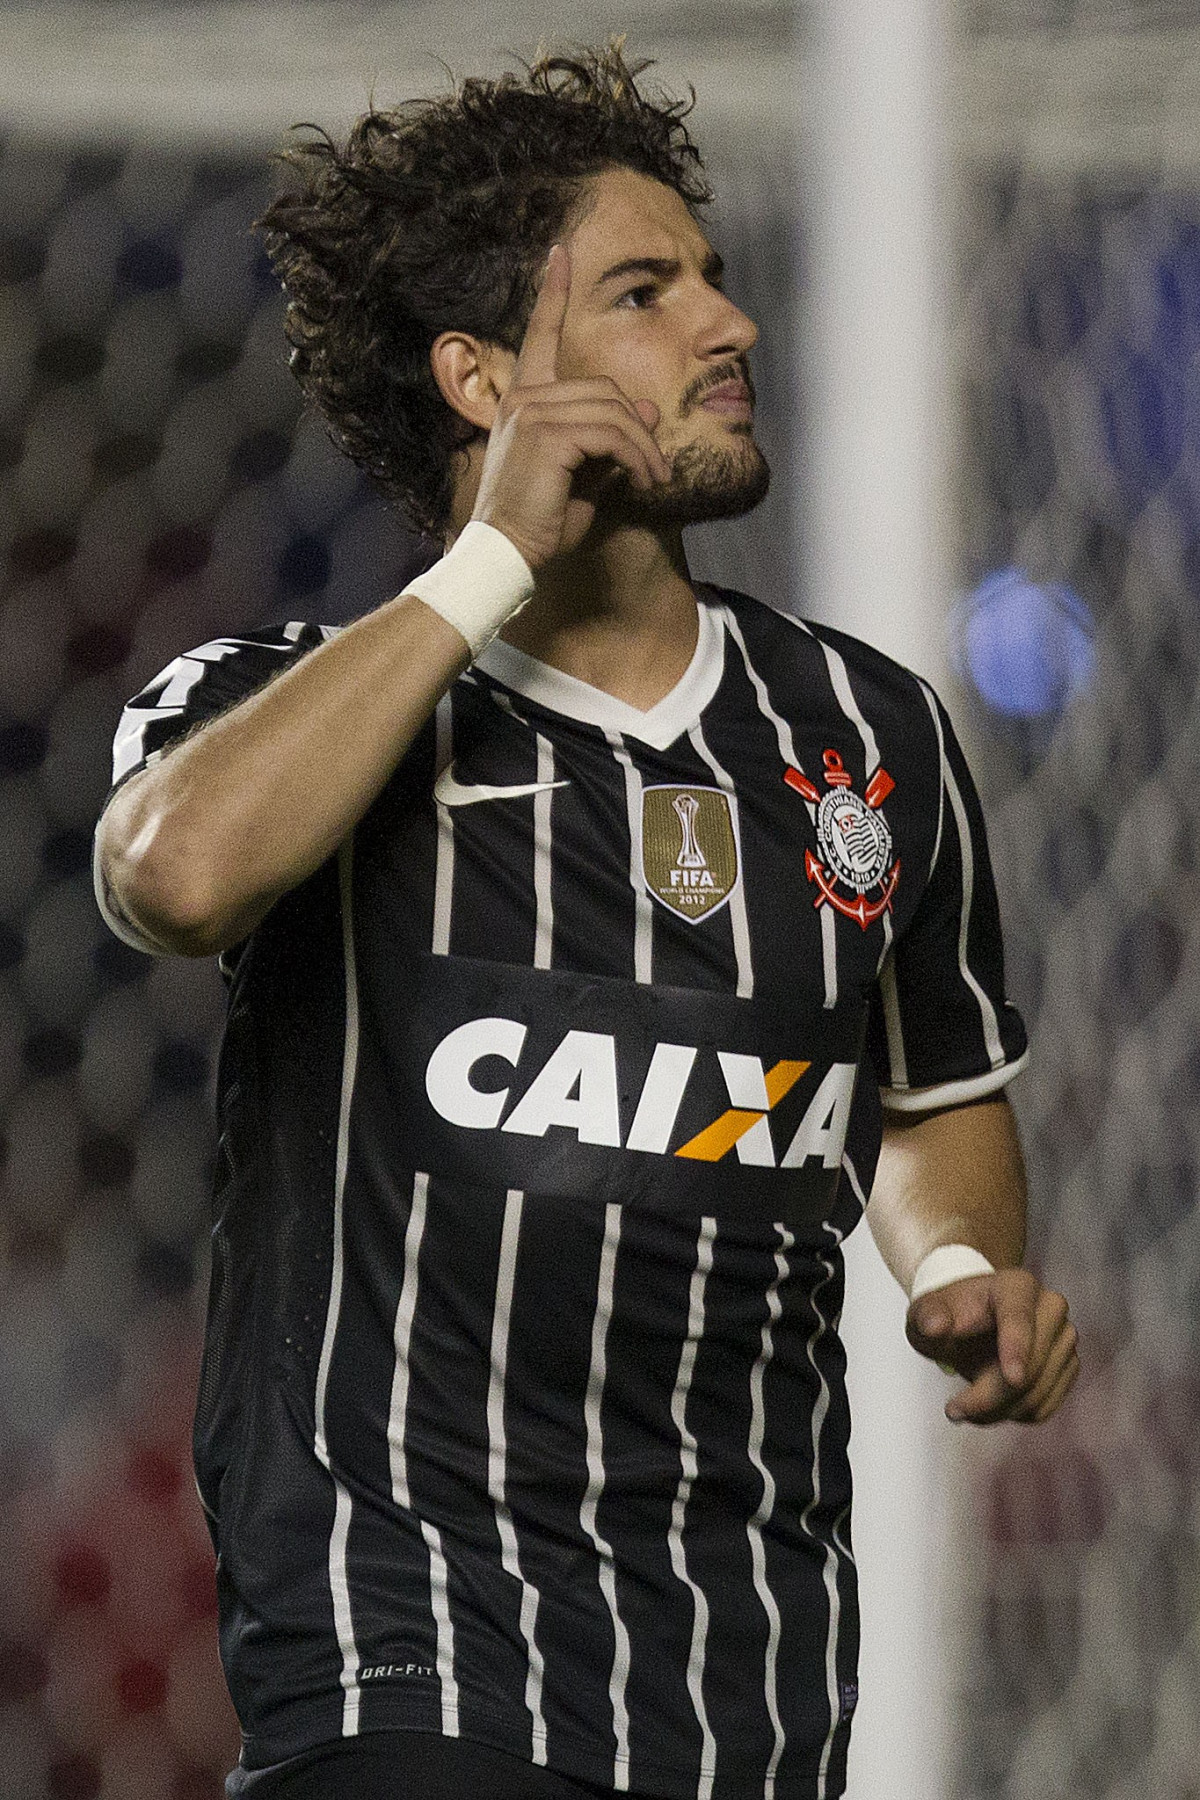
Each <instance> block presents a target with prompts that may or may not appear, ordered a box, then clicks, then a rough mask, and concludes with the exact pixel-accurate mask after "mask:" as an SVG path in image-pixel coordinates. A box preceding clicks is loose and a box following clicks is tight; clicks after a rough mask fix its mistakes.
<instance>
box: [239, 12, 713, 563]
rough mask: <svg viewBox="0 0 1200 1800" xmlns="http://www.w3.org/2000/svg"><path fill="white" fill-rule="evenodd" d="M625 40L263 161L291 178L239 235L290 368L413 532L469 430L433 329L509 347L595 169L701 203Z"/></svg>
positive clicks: (688, 160) (673, 122)
mask: <svg viewBox="0 0 1200 1800" xmlns="http://www.w3.org/2000/svg"><path fill="white" fill-rule="evenodd" d="M648 67H650V64H649V62H640V63H635V64H634V65H633V66H632V67H630V66H629V65H628V64H627V63H626V61H625V57H624V45H623V40H622V39H620V38H615V39H613V40H611V41H610V42H609V43H608V44H607V45H605V47H604V48H603V49H600V50H581V51H578V52H576V53H574V54H571V55H551V54H548V53H543V54H541V55H539V56H538V57H537V58H536V60H535V61H534V62H532V63H522V65H521V68H522V71H523V73H522V74H521V75H516V74H505V75H502V76H500V77H499V78H498V79H496V80H485V79H481V78H471V79H469V80H465V81H462V82H460V83H459V85H458V86H457V88H456V89H455V90H454V91H453V92H451V93H449V94H446V95H443V96H440V97H438V98H435V99H429V100H410V101H407V102H405V103H404V104H403V105H401V106H398V107H396V108H395V109H394V110H392V111H387V112H380V111H376V110H375V109H374V108H372V110H371V111H370V112H368V113H367V114H366V115H365V116H364V117H363V118H361V119H359V121H358V123H357V124H356V125H355V126H354V128H353V130H352V131H351V133H350V136H349V138H348V140H347V142H346V144H345V145H344V147H343V146H340V145H338V144H336V143H335V142H334V141H333V139H332V138H331V137H330V136H329V135H328V133H327V132H325V131H322V130H321V129H320V127H318V126H298V127H297V128H296V129H297V130H302V131H313V132H315V133H316V134H317V135H316V136H315V138H312V139H308V140H306V141H305V142H304V143H303V144H302V145H301V146H299V147H298V148H293V149H288V150H285V151H282V152H281V153H280V154H279V156H278V158H277V160H278V161H279V162H281V163H283V164H285V165H287V166H288V167H289V168H290V169H292V170H293V171H296V172H298V174H299V175H300V178H301V180H300V185H299V187H295V188H292V189H291V190H290V191H288V192H285V193H283V194H281V195H280V196H279V197H278V198H277V199H276V200H274V201H273V203H272V204H271V205H270V206H269V207H268V208H267V210H266V212H265V213H264V214H263V216H262V218H261V219H259V220H258V221H257V227H258V229H259V230H261V231H262V233H263V235H264V238H265V241H266V245H267V250H268V252H269V254H270V257H271V261H272V263H273V265H274V267H275V270H276V272H277V273H278V275H279V276H280V278H281V280H282V282H283V285H284V288H285V291H286V293H287V298H288V308H287V322H286V332H287V339H288V342H289V343H290V345H291V347H292V351H291V367H292V371H293V373H294V374H295V376H296V379H297V380H298V381H299V383H300V386H301V388H302V389H303V390H304V393H305V395H306V396H307V398H308V399H309V400H310V401H312V402H313V403H314V404H315V405H316V406H317V407H318V408H319V409H320V411H321V412H322V413H323V415H324V418H325V421H326V425H327V427H328V429H329V432H330V435H331V436H332V438H333V440H334V442H335V443H336V444H337V445H338V446H339V447H340V448H341V449H342V450H344V451H345V452H346V454H347V455H348V456H350V457H351V458H352V459H353V460H354V461H355V462H356V463H357V464H358V465H359V467H360V468H362V469H364V470H365V471H366V472H367V474H369V475H370V476H371V477H372V478H373V479H374V480H375V481H376V482H377V483H378V484H379V485H380V486H381V487H382V488H383V489H384V491H385V492H386V493H387V494H388V495H389V496H390V497H391V498H393V499H394V500H396V501H398V502H399V504H400V505H401V507H402V508H403V510H404V512H405V513H406V515H407V516H408V518H409V519H410V520H411V522H412V523H413V524H414V525H415V526H416V527H417V529H418V530H420V531H424V532H427V533H429V534H431V535H433V536H437V535H439V534H440V533H441V532H442V531H443V529H444V527H445V525H446V523H447V520H448V519H449V516H450V504H451V496H452V491H453V480H452V475H453V463H454V456H455V452H456V451H460V450H462V449H463V448H464V447H465V445H467V444H468V443H470V442H471V440H472V439H473V438H475V437H478V436H479V435H480V433H479V432H478V430H477V429H476V427H474V426H472V425H471V424H470V422H469V421H468V420H466V419H464V418H462V417H461V416H460V415H459V414H458V413H456V412H455V411H454V409H453V408H452V407H450V406H448V405H447V404H446V402H445V400H444V399H443V397H442V394H441V392H440V390H439V388H438V386H437V383H436V382H435V380H434V378H433V373H432V370H431V368H430V362H429V352H430V348H431V346H432V344H433V342H434V339H435V338H437V337H438V336H439V334H440V333H441V332H443V331H449V330H459V331H467V332H470V333H471V334H472V335H473V336H476V337H479V338H481V339H483V340H485V341H487V342H489V343H496V344H500V345H503V346H504V347H506V348H508V349H510V350H516V349H517V348H518V346H519V345H520V341H521V337H522V334H523V332H524V329H525V325H526V323H527V321H528V318H529V313H530V310H531V308H532V305H533V299H534V293H535V280H536V274H537V271H538V269H539V268H540V267H541V264H542V262H543V261H544V259H545V257H546V255H547V254H548V252H549V249H550V246H551V244H553V243H554V242H555V240H556V238H557V237H558V236H559V235H561V233H562V230H563V227H564V225H565V224H567V222H568V221H569V220H570V219H571V216H572V213H573V212H574V210H575V208H576V207H577V205H578V204H579V202H580V201H581V199H582V198H583V189H584V184H585V183H586V182H587V180H588V179H589V177H592V176H595V175H598V174H600V173H601V172H602V171H603V170H605V169H609V168H629V169H634V170H637V171H638V172H639V173H641V174H645V175H649V176H652V177H653V178H654V179H655V180H657V181H661V182H663V183H664V184H665V185H667V186H668V187H671V188H673V189H674V190H675V192H676V193H678V194H679V195H680V196H681V197H682V198H683V199H684V200H685V201H686V202H687V204H688V206H689V207H691V208H693V209H695V208H697V207H699V206H703V205H706V204H707V203H708V202H709V201H710V200H711V199H712V192H711V190H710V188H709V186H708V184H707V182H706V181H705V179H704V175H703V164H702V162H701V160H700V155H699V152H698V151H697V149H696V148H695V146H694V145H693V143H692V142H691V139H690V138H689V136H688V133H687V130H686V127H685V126H684V123H683V121H684V119H685V118H686V116H687V114H688V113H689V112H690V111H691V109H692V107H693V106H694V105H695V93H694V91H693V92H692V93H691V97H690V99H689V100H687V101H680V100H671V99H669V98H668V97H667V96H664V95H659V96H658V97H657V99H656V100H651V99H649V98H647V97H646V96H645V95H643V94H642V93H640V92H639V91H638V86H637V77H638V76H639V75H640V74H641V73H642V72H643V71H644V70H645V69H647V68H648Z"/></svg>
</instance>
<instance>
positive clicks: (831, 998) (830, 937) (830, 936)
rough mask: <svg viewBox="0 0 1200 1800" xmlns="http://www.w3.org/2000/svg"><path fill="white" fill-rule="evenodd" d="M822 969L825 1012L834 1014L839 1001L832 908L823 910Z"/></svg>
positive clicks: (835, 933) (823, 908)
mask: <svg viewBox="0 0 1200 1800" xmlns="http://www.w3.org/2000/svg"><path fill="white" fill-rule="evenodd" d="M821 967H822V970H823V972H824V975H825V1000H824V1010H825V1011H826V1012H832V1011H833V1009H834V1007H835V1006H836V1005H837V999H838V974H837V925H836V923H835V921H834V917H833V908H832V906H828V905H826V906H823V907H822V908H821Z"/></svg>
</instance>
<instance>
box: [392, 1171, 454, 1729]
mask: <svg viewBox="0 0 1200 1800" xmlns="http://www.w3.org/2000/svg"><path fill="white" fill-rule="evenodd" d="M428 1203H429V1176H428V1175H427V1174H425V1173H424V1172H423V1171H421V1170H418V1171H417V1173H416V1175H415V1176H414V1178H413V1197H412V1206H411V1208H410V1209H409V1214H408V1224H407V1226H406V1228H405V1232H404V1277H403V1280H402V1281H401V1283H400V1298H399V1300H398V1301H397V1303H396V1320H395V1324H394V1326H393V1328H392V1343H393V1346H394V1349H395V1356H396V1361H395V1367H394V1369H393V1371H392V1396H391V1401H390V1404H389V1408H388V1461H389V1465H390V1468H391V1476H392V1498H393V1500H394V1501H395V1502H396V1504H397V1506H403V1507H405V1508H406V1509H407V1510H408V1511H410V1512H411V1511H412V1495H411V1493H410V1492H409V1486H408V1452H407V1449H406V1444H405V1430H406V1426H407V1421H408V1372H409V1356H410V1351H411V1348H412V1327H413V1319H414V1317H415V1316H416V1310H417V1280H418V1275H417V1271H418V1269H419V1266H420V1258H421V1241H422V1239H423V1237H424V1235H425V1213H426V1208H427V1206H428ZM420 1526H421V1536H422V1537H423V1538H424V1540H425V1547H426V1549H427V1550H428V1552H429V1604H430V1607H431V1609H432V1612H433V1618H434V1625H435V1628H436V1632H437V1653H436V1656H437V1672H438V1680H439V1684H440V1687H441V1702H442V1731H443V1732H444V1733H445V1735H446V1736H447V1737H457V1736H458V1683H457V1682H456V1681H455V1679H454V1626H453V1623H452V1621H451V1618H450V1597H449V1580H448V1575H447V1570H446V1558H445V1555H444V1553H443V1550H442V1539H441V1534H440V1533H439V1531H438V1529H437V1527H436V1526H435V1525H431V1524H430V1523H429V1521H428V1520H427V1519H422V1520H421V1521H420Z"/></svg>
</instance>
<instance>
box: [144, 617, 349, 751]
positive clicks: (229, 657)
mask: <svg viewBox="0 0 1200 1800" xmlns="http://www.w3.org/2000/svg"><path fill="white" fill-rule="evenodd" d="M338 629H339V628H338V627H336V626H333V627H331V626H326V625H309V624H306V623H305V622H304V621H302V620H294V621H292V622H290V623H288V624H284V625H268V626H266V627H264V628H262V629H260V630H255V631H246V632H240V633H238V634H236V635H230V636H228V637H217V638H210V639H209V641H208V642H207V643H205V644H198V645H196V646H195V647H194V648H193V649H191V650H185V651H183V652H182V653H181V654H180V655H179V656H176V657H174V658H173V659H172V661H171V662H169V663H168V664H167V666H166V667H165V668H164V669H160V670H159V672H158V674H157V675H155V676H153V677H152V678H151V680H149V681H148V682H147V683H146V684H145V686H144V687H142V688H141V689H140V690H139V691H138V692H137V693H136V694H135V695H134V696H133V698H132V699H131V700H129V701H127V702H126V705H125V708H124V711H123V712H122V714H121V719H120V722H119V724H118V726H117V733H116V739H115V741H114V744H113V777H112V779H113V785H114V786H117V785H118V784H119V783H121V782H122V781H124V780H126V779H127V778H128V777H129V776H130V775H132V774H135V773H136V772H137V771H138V770H139V769H141V768H144V767H146V766H147V765H148V764H150V763H152V762H155V761H156V760H157V759H158V758H159V757H160V756H161V755H162V754H163V752H164V751H165V750H167V749H169V748H170V746H171V745H172V744H173V743H175V742H176V741H177V740H178V739H179V738H181V737H183V736H184V735H186V733H187V732H189V731H191V730H193V729H194V728H195V727H196V726H197V725H201V724H204V723H206V722H207V721H208V720H210V719H213V718H215V717H216V716H217V714H218V713H221V712H224V711H225V710H226V708H227V707H230V706H233V705H236V703H237V702H238V701H239V700H242V699H245V698H246V697H247V696H248V695H249V694H252V693H254V692H255V691H256V689H258V688H260V687H264V686H265V685H266V683H267V682H268V681H271V680H272V679H273V678H274V677H275V676H276V675H278V674H281V673H282V671H283V670H284V669H286V668H288V667H289V666H290V665H291V664H292V663H293V662H295V661H297V660H298V659H299V658H300V657H302V656H305V655H307V654H308V652H309V651H310V650H315V649H316V648H317V647H318V645H320V644H322V643H324V642H325V641H326V639H327V638H329V637H331V636H333V635H334V634H335V633H336V631H337V630H338Z"/></svg>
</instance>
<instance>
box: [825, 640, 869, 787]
mask: <svg viewBox="0 0 1200 1800" xmlns="http://www.w3.org/2000/svg"><path fill="white" fill-rule="evenodd" d="M821 649H822V650H823V651H824V653H825V666H826V668H827V669H828V670H829V680H830V685H831V686H832V688H833V691H834V694H835V695H836V697H837V703H838V705H839V706H840V707H841V709H842V711H843V712H844V713H845V715H846V717H847V718H848V719H849V720H850V722H851V724H852V725H853V726H854V727H855V729H856V730H857V732H858V735H859V737H860V738H861V739H862V747H863V754H864V756H865V757H866V763H867V779H868V780H869V779H870V778H871V776H872V775H873V774H874V773H875V771H876V769H877V768H878V767H879V745H878V744H877V743H876V741H875V733H874V732H873V731H872V729H871V727H870V726H869V725H868V724H867V721H866V719H865V718H864V717H863V715H862V712H861V710H860V708H859V704H858V701H857V700H856V699H855V698H854V689H853V688H852V687H851V686H850V677H849V675H848V673H847V672H846V665H845V663H844V662H843V661H842V658H841V656H840V655H839V654H838V652H837V651H836V650H835V649H834V647H833V645H832V644H825V643H822V645H821Z"/></svg>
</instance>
